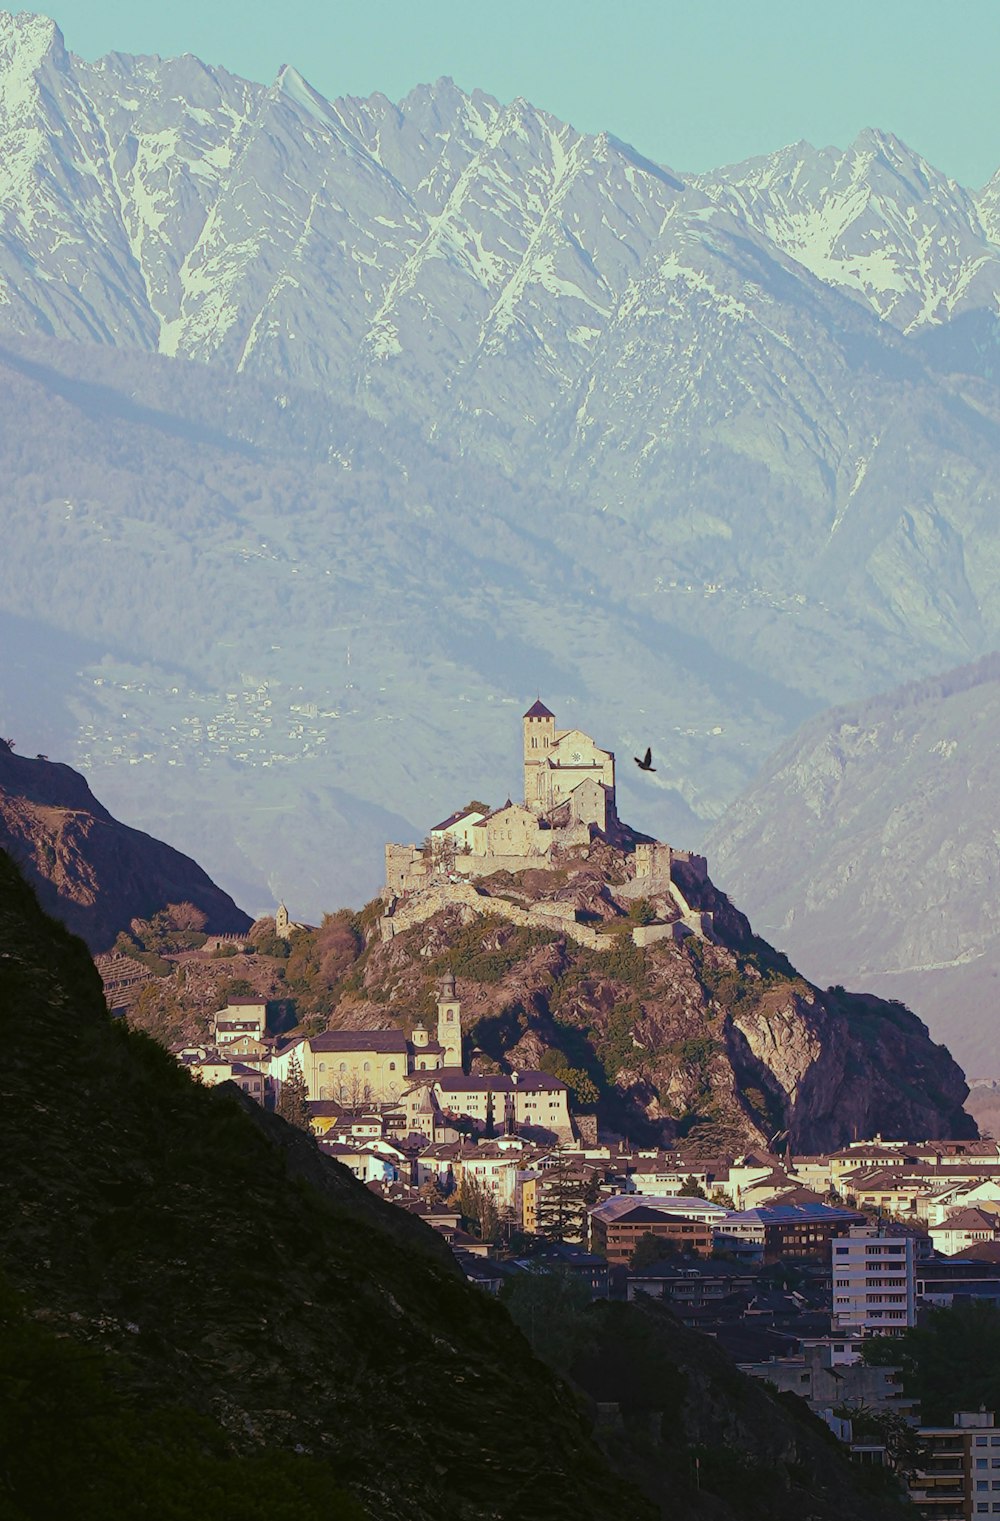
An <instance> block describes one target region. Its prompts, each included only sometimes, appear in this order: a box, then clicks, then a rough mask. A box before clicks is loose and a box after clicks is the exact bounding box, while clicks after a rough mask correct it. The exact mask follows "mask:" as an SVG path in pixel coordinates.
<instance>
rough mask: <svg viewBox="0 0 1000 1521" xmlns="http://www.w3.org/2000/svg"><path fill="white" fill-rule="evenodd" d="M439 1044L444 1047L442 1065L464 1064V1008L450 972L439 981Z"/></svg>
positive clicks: (456, 1065)
mask: <svg viewBox="0 0 1000 1521" xmlns="http://www.w3.org/2000/svg"><path fill="white" fill-rule="evenodd" d="M437 1011H438V1044H439V1045H440V1046H441V1048H442V1056H441V1065H442V1067H461V1065H462V1008H461V1005H460V1003H459V1001H458V995H457V993H456V992H455V979H454V977H453V976H452V974H451V973H450V972H448V973H446V974H445V976H444V977H442V978H441V981H440V982H439V983H438V998H437Z"/></svg>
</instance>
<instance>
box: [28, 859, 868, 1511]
mask: <svg viewBox="0 0 1000 1521" xmlns="http://www.w3.org/2000/svg"><path fill="white" fill-rule="evenodd" d="M0 1028H2V1036H3V1047H4V1062H3V1064H2V1068H0V1156H2V1158H3V1168H2V1172H0V1274H2V1283H0V1452H2V1453H3V1460H2V1462H0V1515H3V1516H5V1517H6V1516H11V1517H15V1518H17V1521H43V1518H44V1521H48V1518H49V1517H52V1518H55V1517H57V1516H58V1517H66V1516H69V1515H72V1516H73V1517H74V1521H104V1518H105V1517H110V1516H115V1515H122V1516H127V1517H129V1518H131V1517H133V1516H134V1517H144V1516H145V1517H150V1518H154V1521H161V1518H162V1521H166V1518H170V1521H196V1518H197V1521H216V1518H218V1521H256V1518H257V1517H260V1518H261V1521H264V1517H267V1518H268V1521H283V1518H285V1517H288V1518H289V1521H291V1518H292V1517H293V1516H294V1517H295V1521H313V1518H314V1517H315V1518H317V1521H318V1518H319V1517H320V1516H322V1517H324V1521H338V1518H341V1521H357V1518H359V1517H365V1516H367V1517H368V1518H382V1517H386V1518H388V1517H393V1518H394V1521H395V1518H399V1517H405V1518H407V1521H422V1518H425V1517H426V1518H428V1521H429V1518H431V1517H433V1518H435V1521H451V1518H454V1521H505V1518H508V1517H510V1518H513V1517H515V1516H516V1517H520V1518H528V1521H531V1518H538V1521H561V1518H565V1521H604V1518H609V1521H610V1518H612V1517H613V1518H614V1521H625V1518H629V1521H631V1518H635V1521H644V1518H645V1517H647V1516H648V1517H650V1518H652V1517H654V1516H656V1515H657V1514H659V1515H660V1516H661V1517H670V1518H676V1521H688V1518H695V1517H699V1518H700V1517H706V1518H707V1517H717V1518H719V1521H736V1518H745V1521H749V1518H751V1517H752V1518H755V1521H756V1518H757V1517H760V1518H761V1521H763V1518H765V1517H767V1518H769V1521H770V1518H772V1517H773V1518H777V1517H781V1518H784V1517H786V1516H787V1517H788V1518H789V1521H791V1518H792V1517H794V1518H796V1521H797V1518H799V1517H806V1516H812V1517H814V1518H815V1521H827V1518H829V1521H833V1518H834V1517H837V1518H838V1521H876V1518H884V1517H888V1516H891V1515H892V1514H893V1513H894V1506H893V1503H892V1502H886V1501H885V1500H884V1499H880V1500H874V1499H873V1498H869V1497H868V1496H866V1495H864V1494H859V1493H857V1492H856V1491H855V1489H854V1482H855V1480H854V1475H853V1474H852V1471H851V1470H850V1468H849V1466H848V1465H847V1463H846V1462H845V1461H844V1459H843V1457H842V1455H841V1454H840V1453H839V1452H838V1451H837V1449H836V1447H835V1445H834V1444H833V1442H832V1439H828V1438H827V1437H826V1436H825V1435H824V1434H823V1433H822V1432H817V1431H816V1430H815V1429H814V1423H813V1422H812V1421H811V1420H806V1419H804V1418H803V1417H802V1415H801V1414H796V1413H794V1412H791V1413H789V1412H787V1411H786V1410H785V1409H784V1408H783V1407H782V1406H781V1405H780V1404H778V1403H777V1402H775V1401H774V1400H772V1399H771V1398H770V1397H769V1396H768V1395H767V1394H766V1393H765V1392H764V1391H763V1390H760V1389H757V1388H756V1387H752V1386H750V1385H749V1384H748V1383H747V1382H746V1381H745V1380H743V1379H742V1378H740V1376H739V1375H738V1374H737V1373H736V1372H735V1371H734V1370H732V1369H731V1368H729V1367H728V1365H726V1366H723V1364H722V1362H721V1361H720V1360H719V1359H718V1358H712V1357H709V1358H708V1359H707V1360H705V1361H704V1362H702V1359H701V1357H700V1350H699V1349H700V1348H701V1343H700V1342H698V1344H697V1345H695V1340H696V1339H695V1340H692V1337H691V1336H690V1335H689V1334H688V1333H684V1332H682V1331H681V1330H680V1328H678V1327H676V1326H674V1325H673V1323H672V1322H670V1321H669V1319H668V1318H667V1317H664V1316H662V1314H661V1315H658V1316H656V1317H655V1319H656V1324H655V1326H654V1325H653V1324H652V1323H650V1325H649V1326H646V1327H645V1328H644V1317H643V1314H642V1312H640V1313H639V1314H638V1315H633V1314H631V1312H630V1311H629V1310H628V1308H627V1307H625V1306H610V1307H595V1310H594V1311H593V1312H589V1311H587V1312H585V1313H586V1314H587V1315H589V1314H591V1313H593V1314H594V1315H595V1317H596V1318H597V1320H598V1322H599V1325H598V1326H597V1327H596V1328H595V1331H594V1333H593V1334H592V1335H591V1334H589V1333H588V1334H587V1335H585V1336H584V1337H583V1339H582V1340H578V1341H577V1342H576V1343H575V1352H574V1360H573V1366H572V1368H571V1370H570V1371H572V1372H573V1373H574V1376H575V1377H576V1378H577V1380H578V1383H579V1386H580V1391H581V1392H579V1393H572V1392H571V1391H570V1389H569V1388H568V1387H567V1386H566V1385H564V1384H562V1383H561V1382H559V1381H558V1380H557V1379H556V1377H555V1376H554V1375H553V1374H552V1373H550V1372H548V1371H547V1369H546V1368H545V1367H544V1366H543V1365H542V1364H541V1363H540V1362H538V1361H537V1360H536V1359H535V1358H534V1356H533V1354H532V1352H531V1350H530V1348H529V1345H528V1342H527V1341H526V1340H525V1339H524V1337H522V1335H521V1333H520V1332H519V1331H517V1330H516V1329H515V1328H514V1326H513V1324H512V1322H511V1321H510V1319H509V1317H508V1315H507V1312H506V1310H505V1309H504V1307H503V1306H501V1305H499V1304H497V1303H495V1302H493V1301H492V1300H490V1299H488V1298H487V1297H486V1296H484V1295H481V1294H480V1293H479V1292H478V1291H477V1290H474V1289H472V1288H470V1287H469V1286H468V1285H467V1284H466V1283H465V1282H464V1281H463V1280H462V1278H461V1276H460V1275H459V1273H458V1272H457V1270H456V1268H455V1267H454V1264H453V1262H452V1260H451V1258H450V1256H449V1254H448V1253H447V1251H446V1249H445V1247H444V1246H443V1244H442V1243H441V1242H440V1241H439V1239H438V1238H437V1237H436V1236H434V1234H433V1233H432V1232H430V1231H428V1230H426V1229H425V1228H424V1227H423V1226H422V1225H420V1223H419V1222H417V1221H413V1220H411V1219H410V1218H408V1217H406V1216H404V1215H402V1214H400V1213H398V1212H395V1211H393V1210H392V1208H391V1207H390V1206H388V1205H384V1204H382V1203H381V1201H379V1200H377V1199H375V1198H373V1197H372V1196H371V1195H370V1194H369V1193H367V1192H366V1191H365V1190H364V1189H363V1188H361V1187H360V1185H358V1184H356V1183H355V1182H354V1180H353V1179H351V1178H350V1177H349V1176H348V1174H347V1173H346V1172H344V1171H343V1170H342V1169H340V1168H339V1167H337V1165H336V1164H335V1163H332V1162H328V1161H327V1160H326V1159H323V1158H321V1157H320V1156H319V1155H318V1153H317V1152H316V1150H315V1148H314V1147H313V1145H312V1143H311V1141H309V1140H308V1139H307V1138H305V1137H303V1136H301V1135H299V1133H298V1132H295V1131H292V1130H291V1129H290V1128H288V1127H286V1126H285V1125H284V1124H283V1123H282V1122H281V1121H278V1120H272V1119H269V1118H268V1117H267V1116H264V1115H263V1114H261V1113H260V1112H259V1111H253V1112H249V1111H248V1110H247V1109H246V1108H245V1107H244V1105H243V1103H242V1102H241V1101H240V1099H239V1098H238V1097H237V1096H234V1095H233V1094H231V1093H227V1092H226V1091H225V1090H216V1091H215V1092H211V1091H208V1090H204V1089H201V1088H199V1087H197V1086H196V1085H194V1084H192V1083H191V1081H190V1080H189V1078H188V1076H187V1074H186V1073H184V1072H183V1071H181V1070H180V1069H179V1068H177V1067H176V1066H175V1065H174V1064H173V1062H172V1061H171V1059H170V1058H169V1057H168V1056H167V1055H166V1054H165V1053H163V1052H162V1051H160V1050H159V1049H158V1048H157V1047H156V1046H155V1045H154V1044H153V1043H152V1042H151V1041H149V1040H148V1039H147V1038H145V1037H144V1036H142V1035H138V1034H134V1033H129V1032H127V1031H126V1030H125V1029H124V1028H123V1027H122V1026H121V1025H117V1024H113V1023H112V1022H111V1021H110V1020H109V1019H108V1018H107V1016H106V1014H105V1012H104V1008H103V1003H102V998H101V990H100V985H99V983H98V981H97V978H96V974H95V972H94V969H93V966H92V964H91V962H90V961H89V958H88V957H87V955H86V951H85V949H84V947H83V945H82V943H81V942H79V941H76V940H74V939H73V938H72V937H71V936H69V935H68V934H67V933H66V932H65V930H63V929H62V928H61V927H59V926H57V925H55V924H53V923H52V922H51V921H49V920H47V919H46V918H45V917H44V916H43V915H42V913H41V912H40V910H39V909H38V906H37V903H36V901H35V899H34V898H33V896H32V894H31V892H30V890H29V889H28V888H27V887H26V885H25V884H24V882H23V880H22V879H21V878H20V877H19V876H18V874H17V872H16V869H15V868H14V866H13V864H12V863H11V862H10V861H9V858H7V857H6V856H4V855H3V854H2V853H0ZM595 1337H596V1340H595ZM675 1341H676V1356H675V1354H674V1352H673V1351H672V1348H673V1347H674V1343H675ZM707 1350H709V1349H707ZM583 1391H586V1394H585V1393H584V1392H583ZM587 1395H589V1396H590V1398H591V1399H594V1400H598V1399H600V1400H614V1401H616V1402H617V1404H618V1405H619V1408H620V1420H619V1421H617V1422H615V1423H614V1424H613V1425H612V1426H611V1428H610V1429H609V1430H608V1431H607V1432H606V1434H605V1438H604V1439H605V1440H606V1443H607V1445H608V1448H609V1451H610V1454H611V1457H612V1459H613V1461H615V1462H616V1463H617V1464H618V1465H619V1469H620V1472H627V1473H628V1474H629V1479H625V1478H623V1477H621V1476H616V1474H615V1473H614V1472H613V1471H612V1469H611V1467H610V1466H609V1463H608V1460H607V1459H606V1457H605V1456H604V1455H602V1453H601V1451H600V1450H599V1448H598V1446H597V1445H596V1441H595V1439H594V1437H593V1436H592V1434H591V1429H590V1428H591V1416H590V1410H591V1409H592V1408H593V1407H592V1406H591V1405H590V1402H589V1400H588V1399H587ZM656 1412H659V1413H660V1414H661V1415H662V1416H663V1421H662V1426H663V1433H662V1434H660V1435H658V1431H659V1427H660V1421H659V1419H658V1418H657V1419H653V1416H654V1415H655V1413H656ZM688 1444H690V1445H688ZM705 1447H711V1448H712V1449H714V1451H715V1470H718V1472H716V1471H715V1470H712V1468H711V1465H707V1467H706V1470H705V1472H706V1478H707V1479H708V1480H709V1484H710V1485H711V1486H712V1487H711V1488H710V1489H709V1490H707V1491H706V1490H703V1491H702V1492H701V1493H698V1492H697V1491H696V1489H695V1487H694V1483H693V1475H694V1473H695V1470H694V1464H693V1455H694V1454H695V1453H696V1452H697V1451H699V1450H703V1449H704V1448H705ZM720 1449H725V1454H728V1457H727V1458H726V1462H725V1463H723V1464H722V1466H721V1469H720V1465H719V1450H720ZM713 1473H714V1477H713ZM632 1477H635V1478H636V1480H637V1481H639V1482H641V1484H642V1485H643V1488H644V1489H645V1490H646V1491H647V1493H648V1494H649V1495H651V1496H655V1497H656V1501H657V1502H658V1503H655V1504H653V1505H647V1503H646V1502H645V1501H644V1500H643V1499H642V1497H641V1496H640V1495H639V1494H638V1493H637V1492H636V1490H635V1489H633V1487H632V1483H631V1479H632ZM345 1491H346V1492H347V1493H346V1494H345Z"/></svg>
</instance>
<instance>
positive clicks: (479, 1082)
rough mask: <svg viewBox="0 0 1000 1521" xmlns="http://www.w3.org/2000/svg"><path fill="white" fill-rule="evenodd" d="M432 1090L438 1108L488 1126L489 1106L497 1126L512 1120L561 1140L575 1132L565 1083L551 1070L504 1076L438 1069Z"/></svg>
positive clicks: (499, 1127) (514, 1122)
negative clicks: (469, 1073)
mask: <svg viewBox="0 0 1000 1521" xmlns="http://www.w3.org/2000/svg"><path fill="white" fill-rule="evenodd" d="M431 1091H432V1092H433V1094H434V1097H435V1099H436V1101H437V1105H438V1108H439V1109H440V1110H441V1112H442V1114H444V1115H446V1116H448V1115H451V1116H455V1117H464V1118H467V1119H471V1120H475V1121H476V1123H477V1126H478V1127H479V1128H481V1129H485V1128H486V1127H487V1122H488V1118H489V1116H490V1113H491V1110H492V1118H493V1122H494V1124H495V1125H496V1127H497V1129H498V1130H499V1129H501V1128H502V1127H503V1126H505V1125H506V1126H508V1127H510V1126H512V1125H516V1126H517V1128H518V1129H519V1130H523V1129H529V1130H532V1129H533V1130H538V1131H542V1132H545V1133H546V1134H547V1135H553V1136H555V1137H557V1138H558V1139H560V1140H569V1139H570V1138H571V1137H572V1134H573V1126H572V1121H571V1120H570V1114H569V1089H568V1087H567V1086H566V1084H565V1083H564V1082H563V1081H562V1079H561V1078H558V1077H553V1076H552V1074H551V1073H549V1072H528V1071H523V1072H512V1073H511V1074H510V1076H509V1077H507V1076H505V1075H499V1074H481V1075H478V1074H477V1075H473V1076H467V1075H466V1074H465V1073H464V1072H461V1071H454V1070H449V1071H440V1072H437V1073H435V1075H434V1077H433V1079H432V1080H431Z"/></svg>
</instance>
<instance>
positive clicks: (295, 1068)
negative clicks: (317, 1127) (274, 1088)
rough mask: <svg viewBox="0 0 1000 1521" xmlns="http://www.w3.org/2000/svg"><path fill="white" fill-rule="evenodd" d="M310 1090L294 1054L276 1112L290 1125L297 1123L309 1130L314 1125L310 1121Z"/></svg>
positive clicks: (301, 1128) (282, 1086)
mask: <svg viewBox="0 0 1000 1521" xmlns="http://www.w3.org/2000/svg"><path fill="white" fill-rule="evenodd" d="M308 1097H309V1090H308V1088H307V1087H306V1080H305V1078H304V1076H303V1075H302V1068H301V1066H300V1065H299V1059H298V1057H297V1056H293V1057H292V1058H291V1059H290V1060H289V1063H288V1076H287V1077H286V1078H285V1081H284V1082H283V1083H282V1085H281V1092H280V1093H279V1095H278V1102H277V1105H276V1106H275V1107H276V1112H277V1113H278V1114H280V1115H281V1117H282V1119H283V1120H287V1121H288V1123H289V1124H290V1125H297V1126H298V1128H299V1130H305V1131H309V1132H310V1133H311V1131H312V1126H311V1125H310V1123H309V1105H308V1103H307V1100H308Z"/></svg>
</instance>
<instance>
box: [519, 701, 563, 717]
mask: <svg viewBox="0 0 1000 1521" xmlns="http://www.w3.org/2000/svg"><path fill="white" fill-rule="evenodd" d="M524 716H525V718H555V716H556V715H555V714H554V713H550V712H549V710H548V708H547V707H546V706H545V704H544V702H543V701H542V699H541V698H540V697H539V698H538V700H537V701H536V702H533V703H532V704H531V707H530V708H529V709H528V711H527V713H525V715H524Z"/></svg>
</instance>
